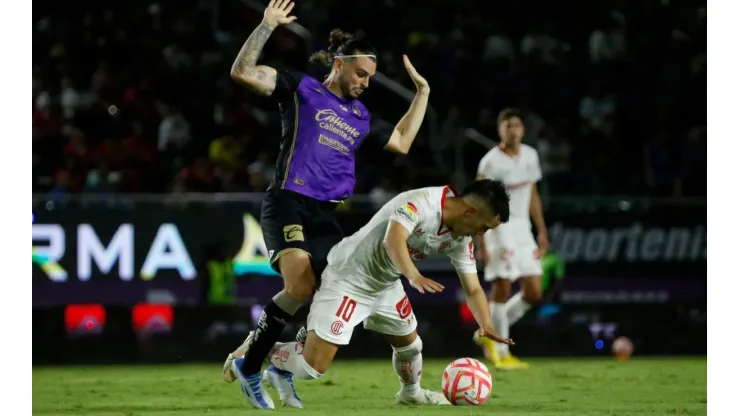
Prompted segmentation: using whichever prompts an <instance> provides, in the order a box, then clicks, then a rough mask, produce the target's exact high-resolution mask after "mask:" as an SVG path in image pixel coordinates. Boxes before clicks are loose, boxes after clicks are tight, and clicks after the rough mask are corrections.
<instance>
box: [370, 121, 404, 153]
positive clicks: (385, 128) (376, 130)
mask: <svg viewBox="0 0 740 416" xmlns="http://www.w3.org/2000/svg"><path fill="white" fill-rule="evenodd" d="M395 128H396V126H394V125H393V124H391V123H389V122H387V121H385V120H383V119H380V118H375V117H373V118H371V119H370V132H369V133H368V134H367V137H366V138H365V141H363V142H362V144H363V145H365V144H367V146H370V147H373V148H376V149H380V150H382V149H383V148H384V147H385V145H387V144H388V141H389V140H390V139H391V134H393V130H394V129H395Z"/></svg>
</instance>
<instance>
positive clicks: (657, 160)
mask: <svg viewBox="0 0 740 416" xmlns="http://www.w3.org/2000/svg"><path fill="white" fill-rule="evenodd" d="M643 155H644V160H645V162H644V163H645V185H646V186H647V189H648V190H649V191H650V194H651V195H654V196H663V197H667V196H680V194H681V177H680V175H679V172H678V166H677V163H676V157H675V154H674V151H673V148H671V147H670V143H669V142H668V136H667V134H666V133H665V132H663V131H661V132H659V133H658V134H656V135H655V136H653V137H652V138H651V139H650V140H649V141H648V142H647V143H646V144H645V147H644V149H643Z"/></svg>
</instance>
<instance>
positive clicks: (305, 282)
mask: <svg viewBox="0 0 740 416" xmlns="http://www.w3.org/2000/svg"><path fill="white" fill-rule="evenodd" d="M279 261H280V274H281V275H282V276H283V280H284V281H285V291H286V292H287V293H288V294H290V296H292V297H293V298H295V299H297V300H299V301H301V302H305V301H306V300H308V298H310V297H311V295H312V294H313V292H314V289H315V288H316V276H314V274H313V269H312V268H311V258H310V257H309V255H308V253H306V252H305V251H301V250H296V251H293V252H291V253H289V254H286V255H285V256H283V257H281V258H280V260H279Z"/></svg>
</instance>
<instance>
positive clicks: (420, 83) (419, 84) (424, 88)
mask: <svg viewBox="0 0 740 416" xmlns="http://www.w3.org/2000/svg"><path fill="white" fill-rule="evenodd" d="M403 65H404V66H405V67H406V71H407V72H408V73H409V76H410V77H411V80H412V81H414V85H416V90H417V91H419V92H423V93H425V94H429V83H428V82H427V80H426V79H424V77H422V76H421V75H419V73H418V72H416V68H414V66H413V65H411V61H410V60H409V57H408V56H406V55H404V56H403Z"/></svg>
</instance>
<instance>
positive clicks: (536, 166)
mask: <svg viewBox="0 0 740 416" xmlns="http://www.w3.org/2000/svg"><path fill="white" fill-rule="evenodd" d="M478 175H482V176H484V177H485V178H486V179H495V180H499V181H501V182H503V183H504V185H505V186H506V190H507V191H508V192H509V197H510V198H511V203H510V205H509V207H510V216H509V222H508V223H505V224H501V226H500V227H498V228H496V229H494V230H492V231H493V234H508V233H510V232H525V231H526V232H527V233H531V229H532V222H531V220H530V216H529V204H530V202H531V199H532V187H533V186H534V185H535V184H536V183H537V182H538V181H539V180H540V179H542V169H541V168H540V158H539V156H538V155H537V151H536V150H535V149H534V148H532V147H531V146H528V145H526V144H522V145H521V146H520V147H519V154H518V155H516V156H512V155H509V154H508V153H505V152H504V151H503V150H502V149H501V147H499V146H497V147H494V148H493V149H491V150H490V151H489V152H488V153H487V154H486V155H485V156H483V159H481V161H480V163H479V164H478ZM489 232H490V231H489Z"/></svg>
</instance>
